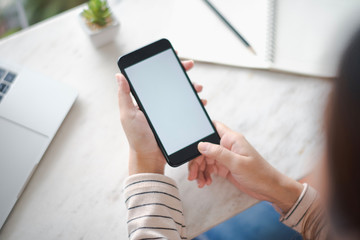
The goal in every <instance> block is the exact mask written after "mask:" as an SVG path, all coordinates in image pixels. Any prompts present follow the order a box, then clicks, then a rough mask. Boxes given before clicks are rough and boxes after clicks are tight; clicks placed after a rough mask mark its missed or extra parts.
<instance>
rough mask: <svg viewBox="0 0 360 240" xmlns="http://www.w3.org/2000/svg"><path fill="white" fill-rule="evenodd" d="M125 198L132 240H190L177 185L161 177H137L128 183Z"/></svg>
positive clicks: (155, 175) (152, 175)
mask: <svg viewBox="0 0 360 240" xmlns="http://www.w3.org/2000/svg"><path fill="white" fill-rule="evenodd" d="M124 197H125V204H126V206H127V209H128V216H127V217H128V221H127V222H128V234H129V239H147V238H164V239H186V227H185V220H184V215H183V209H182V203H181V200H180V196H179V191H178V189H177V186H176V183H175V181H173V180H172V179H170V178H168V177H166V176H164V175H161V174H151V173H141V174H135V175H132V176H130V177H128V178H127V179H126V180H125V184H124Z"/></svg>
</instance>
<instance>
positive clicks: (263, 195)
mask: <svg viewBox="0 0 360 240" xmlns="http://www.w3.org/2000/svg"><path fill="white" fill-rule="evenodd" d="M215 126H216V129H217V131H218V133H219V135H220V138H221V141H220V145H217V144H212V143H206V142H201V143H199V145H198V149H199V151H200V153H201V154H202V156H203V161H205V163H206V168H203V169H205V171H210V172H212V173H215V174H217V175H220V176H221V177H224V178H226V179H228V180H229V181H230V182H231V183H233V184H234V185H235V186H236V187H237V188H238V189H240V190H241V191H243V192H245V193H247V194H248V195H250V196H252V197H254V198H256V199H259V200H265V201H269V202H272V203H273V204H275V205H276V206H277V207H278V208H280V209H281V210H282V211H283V212H284V213H286V212H287V211H288V210H290V208H291V207H292V206H293V205H294V204H295V202H296V200H297V199H298V197H299V196H300V194H301V192H302V190H303V185H302V184H301V183H299V182H297V181H295V180H293V179H291V178H289V177H287V176H286V175H284V174H282V173H280V172H279V171H277V170H276V169H275V168H274V167H272V166H271V165H270V164H269V163H268V162H267V161H265V160H264V159H263V158H262V156H261V155H260V154H259V153H258V152H257V151H256V150H255V149H254V148H253V147H252V146H251V145H250V143H249V142H248V141H247V140H246V139H245V137H244V136H243V135H241V134H239V133H236V132H234V131H232V130H230V129H229V128H228V127H226V126H225V125H224V124H222V123H219V122H215ZM191 164H195V162H192V163H191ZM189 169H190V173H189V175H192V174H193V175H195V174H194V173H191V169H192V167H191V166H190V167H189ZM203 175H207V176H209V173H204V174H203Z"/></svg>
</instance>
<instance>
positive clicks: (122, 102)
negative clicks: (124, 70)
mask: <svg viewBox="0 0 360 240" xmlns="http://www.w3.org/2000/svg"><path fill="white" fill-rule="evenodd" d="M116 80H117V82H118V84H119V91H118V100H119V107H120V114H121V115H122V116H123V117H125V116H128V115H129V114H130V113H131V112H132V111H133V110H134V109H135V106H134V103H133V101H132V99H131V96H130V86H129V84H128V83H127V81H126V79H125V77H124V75H122V74H116Z"/></svg>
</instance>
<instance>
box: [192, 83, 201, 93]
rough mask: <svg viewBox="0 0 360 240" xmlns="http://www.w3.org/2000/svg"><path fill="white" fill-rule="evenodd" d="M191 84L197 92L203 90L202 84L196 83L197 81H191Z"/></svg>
mask: <svg viewBox="0 0 360 240" xmlns="http://www.w3.org/2000/svg"><path fill="white" fill-rule="evenodd" d="M192 85H193V86H194V88H195V91H196V92H197V93H199V92H201V91H202V90H203V86H202V85H200V84H198V83H194V82H193V83H192Z"/></svg>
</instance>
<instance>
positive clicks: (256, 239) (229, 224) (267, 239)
mask: <svg viewBox="0 0 360 240" xmlns="http://www.w3.org/2000/svg"><path fill="white" fill-rule="evenodd" d="M279 218H280V216H279V213H278V212H276V211H275V210H274V208H273V207H272V206H271V204H270V203H269V202H260V203H258V204H256V205H255V206H253V207H251V208H249V209H247V210H245V211H244V212H242V213H240V214H238V215H236V216H235V217H233V218H231V219H229V220H227V221H225V222H223V223H221V224H219V225H217V226H215V227H214V228H212V229H210V230H209V231H207V232H205V233H203V234H201V235H200V236H198V237H196V238H194V240H228V239H229V240H230V239H231V240H234V239H239V240H302V237H301V236H300V234H298V233H297V232H296V231H294V230H292V229H291V228H289V227H287V226H285V225H284V224H282V223H281V222H279Z"/></svg>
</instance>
